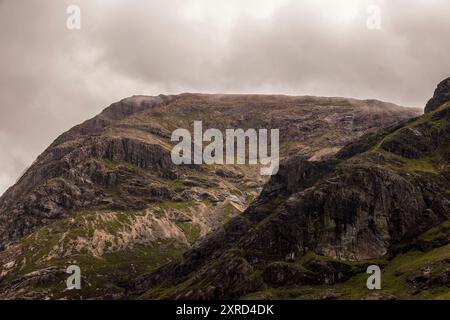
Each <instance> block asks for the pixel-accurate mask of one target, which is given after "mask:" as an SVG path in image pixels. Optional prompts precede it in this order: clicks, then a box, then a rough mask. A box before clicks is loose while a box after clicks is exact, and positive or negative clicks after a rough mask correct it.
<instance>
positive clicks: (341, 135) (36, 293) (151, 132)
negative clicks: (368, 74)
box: [0, 94, 421, 298]
mask: <svg viewBox="0 0 450 320" xmlns="http://www.w3.org/2000/svg"><path fill="white" fill-rule="evenodd" d="M419 114H421V111H420V110H415V109H406V108H401V107H398V106H395V105H393V104H389V103H382V102H378V101H374V100H367V101H361V100H357V99H345V98H338V99H336V98H314V97H292V96H275V95H269V96H266V95H264V96H262V95H251V96H248V95H198V94H184V95H179V96H156V97H145V96H135V97H131V98H126V99H123V100H121V101H119V102H116V103H114V104H112V105H111V106H110V107H108V108H106V109H105V110H103V111H102V113H100V114H99V115H98V116H96V117H94V118H93V119H90V120H87V121H85V122H84V123H83V124H81V125H78V126H75V127H74V128H72V129H71V130H69V131H67V132H65V133H63V134H62V135H61V136H60V137H59V138H57V139H56V140H55V141H54V142H53V143H52V144H51V145H50V146H49V147H48V148H47V149H46V150H45V151H44V152H43V153H42V154H41V155H40V156H39V157H38V159H37V161H36V162H35V163H34V164H33V165H32V166H31V167H30V168H29V169H28V170H27V171H26V172H25V174H24V175H23V177H22V178H21V179H19V181H18V183H17V184H16V185H15V186H13V187H12V188H10V189H9V190H8V191H7V192H6V193H5V194H4V195H3V196H2V197H1V198H0V245H1V246H2V250H1V251H0V265H1V266H2V269H1V272H0V278H1V279H2V281H1V282H0V288H1V289H0V290H1V291H2V292H3V293H2V294H1V296H2V297H9V298H11V297H21V298H39V297H49V298H57V297H59V298H61V297H71V298H80V297H81V296H82V297H103V298H105V297H120V296H123V295H124V292H125V291H126V290H127V287H128V284H127V283H131V280H132V279H134V278H136V277H138V276H140V275H142V274H143V273H146V272H147V271H149V270H152V269H154V268H155V267H158V266H160V265H162V264H165V263H167V262H170V261H173V260H174V259H176V258H178V257H180V255H181V254H182V253H183V252H184V251H186V250H187V249H189V248H190V247H191V246H193V245H195V244H196V242H197V241H198V240H199V239H200V237H202V236H206V235H208V234H209V233H210V232H211V231H212V230H216V229H218V228H219V229H220V228H221V226H222V225H224V224H226V223H227V222H228V221H231V220H232V218H233V217H236V216H239V215H240V214H241V213H242V212H243V211H244V210H245V209H246V208H247V207H248V205H249V204H250V203H251V202H252V201H253V199H254V198H255V197H257V196H258V194H259V192H260V190H261V188H262V187H263V186H264V184H265V182H266V180H265V179H264V178H262V177H260V176H259V175H258V173H257V172H258V170H257V169H258V168H257V167H251V166H243V167H242V166H212V167H211V166H188V167H184V166H181V167H179V166H175V165H173V164H172V163H171V160H170V149H171V146H172V145H173V144H171V142H170V135H171V132H172V131H173V130H174V129H176V128H188V129H189V128H192V121H194V120H203V122H204V126H205V127H214V128H218V129H225V128H227V127H231V128H243V129H247V128H255V129H257V128H267V129H271V128H280V129H281V131H280V143H281V145H280V147H281V150H280V151H281V155H282V158H287V157H292V156H301V157H304V158H306V159H314V160H315V161H320V160H322V159H327V158H330V157H332V156H333V155H334V154H335V153H336V152H338V151H339V150H340V149H341V148H342V147H343V146H344V145H346V144H348V143H349V142H352V141H354V140H356V139H357V138H358V137H360V136H361V135H362V134H364V133H367V132H375V131H376V130H378V129H380V128H386V127H389V126H391V125H396V124H397V123H398V122H402V121H407V120H408V119H410V118H413V117H415V116H418V115H419ZM130 261H133V262H132V265H133V266H132V267H130ZM69 262H70V263H75V264H79V265H80V267H81V268H82V270H84V274H85V277H86V281H88V282H89V283H91V284H92V285H91V286H88V287H87V288H86V289H85V290H83V291H82V292H81V293H77V292H66V291H64V288H63V286H64V281H61V279H62V278H64V266H65V265H67V263H69ZM130 268H131V269H130ZM94 283H95V285H94ZM95 286H96V287H97V288H94V287H95ZM80 295H81V296H80Z"/></svg>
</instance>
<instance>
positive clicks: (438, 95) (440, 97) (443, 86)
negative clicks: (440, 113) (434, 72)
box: [425, 78, 450, 112]
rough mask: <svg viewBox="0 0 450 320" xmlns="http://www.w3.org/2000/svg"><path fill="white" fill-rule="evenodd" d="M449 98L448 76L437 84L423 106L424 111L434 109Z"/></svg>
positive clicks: (449, 82) (449, 80)
mask: <svg viewBox="0 0 450 320" xmlns="http://www.w3.org/2000/svg"><path fill="white" fill-rule="evenodd" d="M449 100H450V78H447V79H445V80H443V81H442V82H441V83H439V84H438V86H437V88H436V90H435V91H434V95H433V97H432V98H431V99H430V101H428V103H427V105H426V106H425V112H430V111H433V110H436V109H437V108H439V107H440V106H441V105H443V104H444V103H446V102H447V101H449Z"/></svg>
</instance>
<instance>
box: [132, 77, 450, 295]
mask: <svg viewBox="0 0 450 320" xmlns="http://www.w3.org/2000/svg"><path fill="white" fill-rule="evenodd" d="M443 83H444V85H443V84H442V83H441V84H440V85H439V87H438V89H437V90H436V92H435V96H434V97H433V98H432V99H431V100H430V102H429V103H428V104H427V106H428V108H427V112H426V114H424V115H423V116H421V117H418V118H414V119H411V120H409V121H407V122H405V123H402V124H399V125H396V126H393V127H390V128H387V129H382V130H380V131H377V132H372V133H369V134H367V135H365V136H363V137H361V138H359V139H357V140H355V141H353V142H351V143H349V144H348V145H347V146H345V147H344V148H342V149H341V150H340V151H339V152H337V153H336V154H335V155H334V156H333V157H330V158H328V159H325V160H322V161H315V162H311V161H308V160H307V159H305V158H304V157H302V156H298V155H296V156H292V157H288V158H287V159H285V161H284V162H283V163H282V165H281V167H280V171H279V173H278V174H277V175H275V176H273V177H272V178H271V179H270V181H269V182H268V183H267V184H266V185H265V186H264V188H263V190H262V192H261V194H260V195H259V196H258V197H257V198H256V199H255V201H253V202H252V203H251V205H250V206H249V208H248V209H247V210H246V211H245V212H244V213H243V214H242V215H239V216H237V217H235V218H233V219H232V220H230V221H229V222H228V223H227V224H225V225H224V227H223V228H221V229H220V230H217V231H215V232H212V233H210V234H209V235H208V236H207V237H206V238H205V239H203V241H201V242H199V243H197V244H196V245H195V246H194V247H193V248H191V249H190V250H189V251H187V252H186V253H185V254H184V256H183V258H182V259H181V260H179V261H175V262H172V263H170V264H168V265H166V266H163V267H161V268H159V269H157V270H156V271H153V272H151V273H149V274H147V275H143V276H141V277H139V278H138V279H136V280H135V281H133V282H132V283H131V284H130V289H129V294H130V295H134V296H135V297H140V298H147V299H148V298H150V299H249V298H253V299H279V298H285V299H338V298H340V299H429V298H434V299H450V244H449V243H450V242H449V240H450V98H449V93H450V89H449V87H448V86H447V84H446V83H448V80H446V81H445V82H443ZM446 90H447V91H446ZM443 97H446V99H443ZM444 100H446V101H444ZM442 101H444V102H442ZM436 103H441V105H440V106H436ZM369 265H377V266H379V267H380V268H381V269H382V277H381V279H382V280H381V283H382V290H379V291H378V290H377V291H375V292H373V291H369V290H368V289H367V287H366V280H367V278H368V276H369V275H367V274H366V269H367V267H368V266H369Z"/></svg>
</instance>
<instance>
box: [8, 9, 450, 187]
mask: <svg viewBox="0 0 450 320" xmlns="http://www.w3.org/2000/svg"><path fill="white" fill-rule="evenodd" d="M70 4H76V5H79V6H80V8H81V30H68V29H67V28H66V19H67V17H68V15H67V14H66V8H67V6H68V5H70ZM373 4H375V5H377V6H378V7H379V8H380V10H381V30H369V29H368V28H367V27H366V21H367V18H368V16H369V15H368V13H367V8H368V6H369V5H373ZM449 12H450V1H448V0H413V1H407V0H389V1H381V0H371V1H365V0H361V1H356V0H328V1H327V0H304V1H299V0H291V1H289V0H169V1H167V0H164V1H163V0H160V1H148V0H145V1H144V0H141V1H139V0H126V1H125V0H122V1H120V0H71V1H64V0H61V1H55V0H0V43H1V47H0V148H1V149H0V150H1V153H0V193H1V192H3V191H4V190H5V189H6V188H7V187H8V186H9V185H11V184H12V183H13V182H14V180H15V179H16V178H17V177H18V176H19V174H20V173H21V172H22V171H23V170H24V169H25V168H26V167H27V166H28V165H29V164H31V162H32V161H33V160H34V159H35V157H36V156H37V155H38V154H39V153H40V152H41V151H42V150H43V149H44V148H45V147H46V146H47V145H48V144H49V143H50V142H51V141H52V140H53V139H55V138H56V137H57V136H58V135H59V134H60V133H62V132H63V131H65V130H67V129H68V128H69V127H71V126H73V125H75V124H77V123H79V122H81V121H83V120H85V119H87V118H89V117H92V116H93V115H95V114H97V113H98V112H100V110H101V109H103V108H104V107H106V106H107V105H109V104H110V103H112V102H114V101H116V100H119V99H121V98H123V97H126V96H130V95H133V94H149V95H155V94H159V93H179V92H186V91H191V92H239V93H245V92H249V93H287V94H297V95H300V94H311V95H326V96H347V97H357V98H377V99H381V100H386V101H392V102H395V103H398V104H402V105H406V106H421V107H423V106H424V104H425V102H426V100H427V99H428V98H429V97H430V95H431V94H432V92H433V89H434V87H435V86H436V84H437V83H438V82H439V81H440V80H441V79H443V78H445V77H447V76H449V72H450V59H448V54H449V52H450V41H448V39H449V38H450V19H448V13H449Z"/></svg>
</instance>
